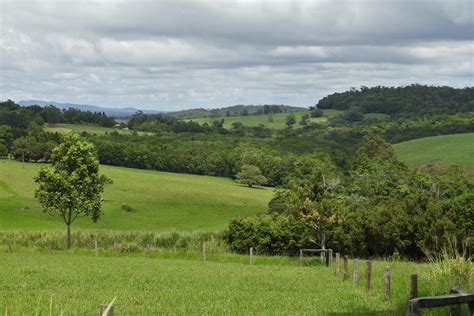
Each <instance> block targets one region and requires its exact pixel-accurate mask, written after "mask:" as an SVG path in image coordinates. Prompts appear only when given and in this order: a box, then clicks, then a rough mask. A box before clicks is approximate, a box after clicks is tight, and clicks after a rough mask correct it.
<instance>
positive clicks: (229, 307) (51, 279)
mask: <svg viewBox="0 0 474 316" xmlns="http://www.w3.org/2000/svg"><path fill="white" fill-rule="evenodd" d="M0 251H2V252H3V253H4V254H3V255H2V256H0V265H1V266H2V267H3V268H2V269H1V270H0V282H1V284H2V291H1V292H0V311H1V312H2V313H5V314H7V313H8V315H24V314H37V315H49V314H53V315H59V314H63V313H64V314H67V315H73V314H75V315H94V314H96V313H97V312H98V306H99V304H101V303H108V302H110V301H111V300H112V299H113V298H114V297H117V300H116V301H115V303H114V305H115V308H116V313H117V314H120V315H122V314H212V315H223V314H262V313H264V314H269V315H273V314H311V315H314V314H328V313H339V314H341V313H346V314H349V313H350V314H354V313H358V314H364V315H374V314H377V315H379V314H383V315H399V314H402V313H403V309H404V304H405V302H406V300H407V299H408V297H409V284H410V283H409V282H410V274H412V273H418V274H419V295H428V294H429V295H431V294H442V293H444V292H445V291H446V289H443V288H440V287H438V286H437V285H436V284H429V283H428V281H427V279H426V274H427V273H428V272H429V269H430V266H429V265H426V264H416V263H408V262H399V261H390V262H387V261H374V262H373V271H374V272H373V275H372V288H371V290H370V291H369V292H366V290H365V272H364V271H365V262H363V261H359V273H358V275H359V280H358V283H357V285H356V286H353V282H352V270H353V269H352V260H350V265H349V271H350V277H349V280H347V281H345V282H343V280H342V273H341V274H340V275H339V276H336V275H335V268H334V266H333V267H324V266H322V265H320V264H318V263H317V262H316V261H313V263H312V264H311V265H309V266H304V267H300V266H299V263H298V260H297V258H287V257H258V256H257V257H255V258H254V259H255V264H254V265H252V266H250V265H248V258H247V256H242V255H229V254H210V255H209V257H208V261H206V262H203V261H202V259H201V258H200V256H199V253H196V254H195V255H189V254H185V253H178V252H166V251H156V252H154V253H152V255H151V256H150V257H144V255H143V254H140V253H139V254H129V255H116V254H113V253H107V252H101V253H100V255H99V256H98V257H94V256H93V255H92V252H90V251H85V250H81V249H73V250H70V251H57V252H53V254H52V255H48V254H47V253H46V252H42V251H39V250H33V249H23V250H21V251H18V252H16V251H15V252H14V253H12V254H5V251H6V249H5V248H0ZM385 266H390V269H391V275H392V280H391V298H390V300H385V299H384V292H383V269H384V267H385Z"/></svg>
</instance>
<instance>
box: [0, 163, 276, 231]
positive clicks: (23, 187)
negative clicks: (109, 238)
mask: <svg viewBox="0 0 474 316" xmlns="http://www.w3.org/2000/svg"><path fill="white" fill-rule="evenodd" d="M41 166H42V165H41V164H34V163H26V164H24V165H23V164H22V163H20V162H16V161H12V160H0V230H5V229H16V230H18V229H22V230H23V229H30V230H31V229H32V230H41V229H64V224H63V223H62V221H61V220H60V219H59V217H52V216H50V215H48V214H45V213H43V212H42V211H41V208H40V206H39V204H38V203H37V201H36V200H35V198H34V189H35V183H34V181H33V177H34V176H35V175H36V173H37V172H38V169H39V168H40V167H41ZM101 172H102V173H104V174H106V175H107V176H109V177H110V178H111V179H112V180H113V184H110V185H107V186H106V189H105V193H104V199H105V203H104V207H103V211H104V215H103V217H102V218H101V219H100V220H99V222H98V223H92V221H91V220H89V219H85V218H81V219H78V220H77V222H76V223H74V224H73V230H74V229H77V228H86V229H108V230H134V231H137V230H140V231H156V232H167V231H178V232H180V231H183V232H188V231H210V230H212V231H215V230H218V229H222V228H224V227H226V225H227V224H228V221H229V219H231V218H233V217H236V216H239V215H253V214H256V213H258V212H262V211H264V210H265V209H266V208H267V204H268V201H269V200H270V198H271V196H272V194H273V191H272V189H269V188H260V187H257V188H247V187H245V186H242V185H240V184H237V183H236V182H234V181H232V180H231V179H227V178H219V177H209V176H198V175H189V174H174V173H166V172H157V171H150V170H138V169H129V168H121V167H111V166H101ZM122 203H126V204H128V205H130V206H131V207H132V208H133V211H132V212H125V211H123V210H121V205H122Z"/></svg>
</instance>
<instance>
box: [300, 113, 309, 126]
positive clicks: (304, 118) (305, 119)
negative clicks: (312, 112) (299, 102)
mask: <svg viewBox="0 0 474 316" xmlns="http://www.w3.org/2000/svg"><path fill="white" fill-rule="evenodd" d="M308 120H309V114H303V116H301V121H300V125H308Z"/></svg>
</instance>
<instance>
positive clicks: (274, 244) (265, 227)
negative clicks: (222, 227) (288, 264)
mask: <svg viewBox="0 0 474 316" xmlns="http://www.w3.org/2000/svg"><path fill="white" fill-rule="evenodd" d="M309 236H310V230H309V228H308V227H307V226H306V224H305V223H304V222H303V221H302V220H299V219H296V218H294V217H292V216H272V215H261V216H257V217H244V218H237V219H234V220H232V221H231V222H230V224H229V228H228V231H227V232H226V233H225V239H226V240H227V243H228V244H229V247H230V250H232V251H236V252H240V253H246V252H247V251H248V249H249V248H250V247H253V248H254V249H256V250H257V251H258V253H259V254H267V255H281V254H295V253H297V252H298V250H299V249H300V248H302V247H304V246H305V245H308V238H309Z"/></svg>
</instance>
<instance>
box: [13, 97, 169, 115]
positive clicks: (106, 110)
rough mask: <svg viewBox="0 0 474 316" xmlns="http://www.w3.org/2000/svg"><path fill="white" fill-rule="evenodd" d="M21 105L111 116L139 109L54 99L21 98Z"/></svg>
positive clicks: (129, 113)
mask: <svg viewBox="0 0 474 316" xmlns="http://www.w3.org/2000/svg"><path fill="white" fill-rule="evenodd" d="M18 104H19V105H21V106H29V105H39V106H48V105H51V104H52V105H54V106H55V107H57V108H59V109H66V110H67V109H69V108H75V109H78V110H81V111H90V112H104V113H105V114H106V115H107V116H111V117H117V118H119V117H128V116H130V115H132V114H134V113H135V112H137V111H139V110H138V109H136V108H133V107H126V108H105V107H101V106H96V105H87V104H74V103H60V102H54V101H42V100H22V101H20V102H18ZM141 111H143V113H145V114H159V113H165V112H164V111H152V110H141Z"/></svg>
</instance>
